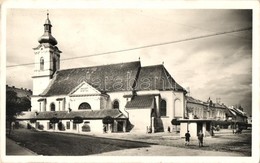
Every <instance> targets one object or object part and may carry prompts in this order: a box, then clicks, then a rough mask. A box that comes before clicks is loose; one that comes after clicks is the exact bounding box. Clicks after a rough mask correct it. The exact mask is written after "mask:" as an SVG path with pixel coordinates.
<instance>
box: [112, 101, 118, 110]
mask: <svg viewBox="0 0 260 163" xmlns="http://www.w3.org/2000/svg"><path fill="white" fill-rule="evenodd" d="M113 109H119V102H118V101H117V100H115V101H114V103H113Z"/></svg>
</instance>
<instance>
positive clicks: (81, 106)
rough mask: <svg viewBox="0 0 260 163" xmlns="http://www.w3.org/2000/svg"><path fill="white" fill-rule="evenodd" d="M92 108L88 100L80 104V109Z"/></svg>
mask: <svg viewBox="0 0 260 163" xmlns="http://www.w3.org/2000/svg"><path fill="white" fill-rule="evenodd" d="M85 109H91V106H90V105H89V103H87V102H83V103H81V104H80V105H79V110H85Z"/></svg>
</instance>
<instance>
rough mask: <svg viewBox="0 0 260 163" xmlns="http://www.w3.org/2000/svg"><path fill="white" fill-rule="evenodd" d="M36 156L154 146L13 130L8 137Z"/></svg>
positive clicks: (95, 152) (94, 152) (117, 140)
mask: <svg viewBox="0 0 260 163" xmlns="http://www.w3.org/2000/svg"><path fill="white" fill-rule="evenodd" d="M9 138H10V139H13V140H14V141H16V142H18V143H20V144H21V145H22V146H24V147H26V148H28V149H30V150H32V151H34V152H35V153H37V154H38V155H50V156H51V155H60V156H65V155H70V156H77V155H92V154H99V153H103V152H110V151H116V150H123V149H131V148H144V147H150V146H151V145H156V144H154V143H145V142H139V141H131V140H122V139H113V138H103V137H94V136H90V135H77V134H69V133H54V132H39V131H33V130H27V129H18V130H14V132H13V133H12V135H11V136H10V137H9Z"/></svg>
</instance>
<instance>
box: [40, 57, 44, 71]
mask: <svg viewBox="0 0 260 163" xmlns="http://www.w3.org/2000/svg"><path fill="white" fill-rule="evenodd" d="M40 70H44V59H43V57H41V59H40Z"/></svg>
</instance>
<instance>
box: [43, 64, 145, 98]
mask: <svg viewBox="0 0 260 163" xmlns="http://www.w3.org/2000/svg"><path fill="white" fill-rule="evenodd" d="M140 66H141V64H140V62H139V61H137V62H128V63H119V64H110V65H103V66H94V67H83V68H74V69H66V70H59V71H57V72H56V74H55V75H54V77H53V79H52V81H51V82H50V84H49V86H48V87H47V89H46V90H45V91H44V92H43V93H42V94H41V95H43V96H53V95H67V94H69V93H70V92H71V91H72V90H73V89H74V88H75V87H77V86H78V85H79V84H80V83H82V82H83V81H85V82H87V83H88V84H89V85H91V86H92V87H94V88H95V89H97V90H98V91H100V92H116V91H127V90H131V89H132V85H133V83H134V81H135V78H136V75H137V72H138V69H139V67H140Z"/></svg>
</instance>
